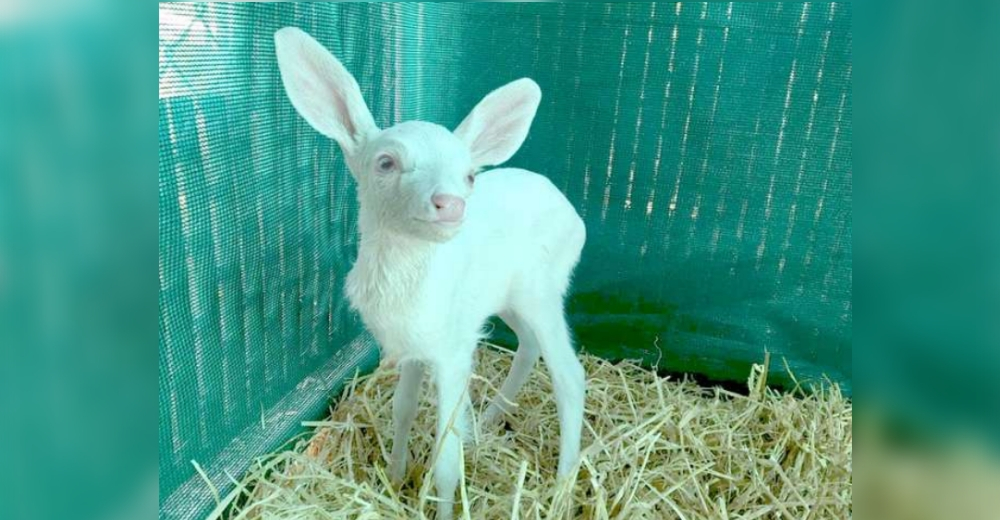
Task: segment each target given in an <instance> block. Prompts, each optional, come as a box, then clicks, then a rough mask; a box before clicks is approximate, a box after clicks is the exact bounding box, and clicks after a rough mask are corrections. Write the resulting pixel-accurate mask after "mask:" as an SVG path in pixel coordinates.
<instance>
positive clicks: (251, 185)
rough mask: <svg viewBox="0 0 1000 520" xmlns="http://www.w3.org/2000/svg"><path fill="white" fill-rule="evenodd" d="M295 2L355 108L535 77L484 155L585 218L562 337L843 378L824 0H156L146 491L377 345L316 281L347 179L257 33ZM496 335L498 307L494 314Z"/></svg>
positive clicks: (173, 513)
mask: <svg viewBox="0 0 1000 520" xmlns="http://www.w3.org/2000/svg"><path fill="white" fill-rule="evenodd" d="M287 25H296V26H299V27H301V28H303V29H304V30H306V31H307V32H309V33H310V34H312V35H313V36H315V37H316V38H317V39H318V40H319V41H321V42H322V43H323V44H324V45H326V46H327V47H328V48H329V49H331V50H332V51H333V52H334V53H335V54H336V55H337V56H338V57H339V58H340V59H341V60H342V61H343V62H344V64H345V65H346V66H347V68H348V69H349V70H350V71H351V72H352V73H353V74H354V75H355V76H356V77H357V78H358V80H359V83H360V85H361V88H362V90H363V93H364V95H365V99H366V100H367V102H368V104H369V106H370V107H371V109H372V112H373V114H374V115H375V119H376V121H377V122H378V123H379V124H380V125H382V126H389V125H391V124H393V123H394V122H397V121H401V120H407V119H426V120H429V121H433V122H437V123H440V124H443V125H445V126H448V127H454V126H455V125H457V123H458V122H459V121H460V120H461V119H462V117H464V115H465V114H466V113H467V112H468V110H469V109H471V107H472V106H473V105H474V104H475V103H476V102H477V101H478V100H479V99H480V98H481V97H482V96H483V95H485V94H486V93H487V92H489V91H490V90H492V89H494V88H496V87H498V86H500V85H502V84H504V83H506V82H508V81H511V80H513V79H516V78H518V77H522V76H530V77H532V78H534V79H535V80H536V81H537V82H538V83H539V84H540V86H541V87H542V91H543V100H542V105H541V107H540V109H539V111H538V117H537V119H536V121H535V123H534V125H533V127H532V131H531V134H530V136H529V138H528V140H527V141H526V142H525V144H524V146H523V148H522V149H521V151H520V152H519V153H518V154H517V155H516V156H515V157H514V158H513V159H512V160H511V161H509V162H508V164H509V165H512V166H518V167H524V168H528V169H532V170H535V171H538V172H540V173H543V174H545V175H547V176H549V177H550V178H551V179H552V180H553V181H554V182H555V183H556V185H558V186H559V187H561V188H562V189H563V190H564V191H565V193H566V194H567V196H568V197H569V199H570V200H571V201H572V202H573V203H574V204H575V206H576V207H577V208H578V210H579V211H580V213H581V215H582V216H583V217H584V219H585V220H586V223H587V228H588V243H587V246H586V249H585V250H584V253H583V260H582V262H581V264H580V266H579V268H578V270H577V273H576V277H575V283H574V289H573V294H572V296H571V298H570V299H569V303H568V315H569V318H570V321H571V324H572V326H573V330H574V334H575V337H576V340H577V343H578V344H579V345H580V347H581V348H582V349H583V350H586V351H588V352H591V353H595V354H598V355H601V356H604V357H608V358H620V357H629V358H639V359H642V360H644V361H646V362H648V363H649V364H651V365H655V366H658V367H660V368H662V369H664V370H667V371H677V372H690V373H695V374H701V375H703V376H706V377H707V378H710V379H712V380H718V381H726V380H733V381H739V380H744V379H745V377H746V375H747V371H748V369H749V365H750V364H751V363H754V362H759V361H761V360H762V359H763V356H764V351H765V350H768V351H770V352H771V354H772V362H773V364H774V365H773V367H772V369H773V372H772V379H771V382H772V383H774V384H777V385H785V384H788V382H789V379H788V378H787V376H784V375H783V370H782V368H783V366H784V364H785V362H787V364H788V366H789V367H791V368H792V370H793V371H794V372H795V374H796V375H797V376H798V378H799V379H800V380H817V379H820V378H822V377H824V376H825V377H828V378H830V379H831V380H833V381H836V382H838V383H840V384H842V385H844V387H845V389H846V390H847V391H848V392H850V383H851V338H852V323H853V317H852V305H851V291H852V274H851V273H852V247H851V246H852V233H851V210H852V192H851V175H852V173H851V169H852V167H851V161H852V155H851V154H852V149H851V142H852V131H851V128H852V117H851V113H852V112H851V110H852V109H851V106H852V104H851V8H850V5H849V4H714V3H712V4H702V3H691V4H688V3H685V4H667V3H655V4H654V3H642V4H628V3H618V4H594V3H579V4H554V3H529V4H513V3H499V4H484V3H480V4H447V3H445V4H390V3H368V4H361V3H355V4H352V3H339V4H317V3H309V4H259V3H247V4H161V5H160V40H159V41H160V45H159V136H160V139H159V142H160V147H159V154H160V155H159V159H160V161H159V187H160V188H159V190H160V193H159V195H160V199H159V219H160V257H159V281H160V372H159V373H160V376H159V377H160V430H159V431H160V516H161V518H193V517H201V516H204V515H205V514H206V513H207V512H208V511H209V510H210V509H211V508H212V507H213V506H214V498H213V493H212V491H211V489H210V488H209V486H207V485H205V483H204V482H203V480H202V479H201V477H199V476H198V475H197V473H196V472H195V469H194V466H193V465H192V464H191V461H192V460H194V461H197V462H198V464H199V465H200V466H201V467H202V468H203V469H204V471H205V473H206V475H207V476H208V477H209V478H210V479H211V480H212V481H213V483H214V485H215V486H216V487H217V488H218V490H220V492H223V493H224V492H225V491H226V490H228V489H231V487H232V486H231V482H230V480H229V476H228V475H231V476H232V477H236V478H238V477H239V475H240V474H241V473H242V472H243V471H244V470H245V469H246V468H247V467H248V465H249V464H250V463H251V461H252V460H253V459H254V457H256V456H259V455H262V454H264V453H266V452H268V451H270V450H273V449H275V448H277V447H278V446H279V445H280V444H281V443H282V442H284V441H285V440H286V439H288V438H289V437H290V436H292V435H294V434H295V433H296V432H297V431H298V430H299V424H300V422H301V420H303V419H308V418H313V417H316V416H317V415H319V414H321V413H322V411H323V409H324V407H325V405H326V404H327V403H328V402H329V399H330V398H333V397H335V396H336V393H337V392H338V390H339V388H340V387H341V385H342V384H343V383H344V381H345V380H346V379H347V378H348V377H350V376H351V375H352V374H354V373H355V370H367V369H370V368H371V367H372V366H373V365H374V363H375V361H376V359H377V351H376V350H375V348H374V346H373V344H372V343H371V341H370V339H369V338H368V336H367V335H366V334H365V333H364V331H363V329H362V327H361V325H360V322H359V320H358V319H357V317H356V316H355V315H354V314H353V313H352V312H351V311H350V310H349V309H348V307H347V304H346V302H345V300H344V298H343V294H342V287H343V282H344V277H345V275H346V273H347V271H348V269H349V268H350V265H351V263H352V262H353V259H354V257H355V255H356V249H357V247H356V245H357V239H358V237H357V230H356V225H355V216H356V210H357V207H356V201H355V194H354V187H353V184H352V181H351V180H350V176H349V175H348V174H347V173H346V171H345V168H344V163H343V161H342V158H341V156H340V152H339V150H338V148H337V147H336V145H335V144H334V143H333V142H332V141H330V140H328V139H326V138H324V137H322V136H320V135H319V134H318V133H316V132H315V131H313V130H312V129H311V128H309V127H308V125H307V124H306V123H305V122H304V121H303V120H302V119H301V118H300V117H299V116H298V115H297V114H296V113H295V112H294V109H293V108H292V106H291V104H290V103H289V102H288V100H287V98H286V97H285V94H284V92H283V90H282V87H281V83H280V80H279V76H278V70H277V65H276V63H275V59H274V54H273V51H274V49H273V40H272V36H273V33H274V31H275V30H277V29H278V28H280V27H283V26H287ZM494 337H496V338H497V339H498V340H500V341H501V342H507V343H511V342H512V336H511V334H510V331H509V330H507V329H506V328H504V327H503V326H502V325H501V324H499V323H498V324H497V328H496V330H495V332H494Z"/></svg>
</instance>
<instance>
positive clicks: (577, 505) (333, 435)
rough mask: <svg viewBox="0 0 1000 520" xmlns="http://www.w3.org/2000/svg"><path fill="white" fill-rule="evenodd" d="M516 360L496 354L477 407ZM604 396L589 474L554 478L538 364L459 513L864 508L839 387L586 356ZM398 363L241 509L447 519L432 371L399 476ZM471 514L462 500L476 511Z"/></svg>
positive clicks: (801, 513) (592, 380)
mask: <svg viewBox="0 0 1000 520" xmlns="http://www.w3.org/2000/svg"><path fill="white" fill-rule="evenodd" d="M511 359H512V356H511V354H510V353H509V352H506V351H501V350H496V349H492V348H483V349H480V354H479V360H478V363H477V368H476V371H477V374H479V375H480V376H482V377H479V376H477V377H475V378H474V380H473V383H472V388H471V392H472V396H473V403H474V405H475V407H476V408H477V410H479V409H480V408H481V407H483V406H485V404H486V403H487V402H488V401H487V399H486V398H488V397H492V396H493V395H495V394H496V389H497V388H499V386H500V383H501V382H502V378H503V377H504V376H505V375H506V374H507V370H508V368H509V366H510V362H511ZM582 360H583V363H584V366H585V368H586V370H587V381H588V393H587V404H586V423H585V425H584V436H583V458H582V462H581V465H580V469H579V474H578V478H577V479H576V484H575V486H574V487H572V489H569V488H568V487H567V486H562V487H560V488H558V489H557V488H555V487H554V484H553V482H554V479H555V467H556V464H555V463H556V461H557V460H558V432H559V426H558V420H557V418H556V407H555V403H554V402H553V399H552V390H551V384H550V381H549V377H548V373H547V371H545V370H544V369H543V368H542V366H539V367H536V369H535V373H534V374H533V375H532V377H531V379H530V380H529V382H528V384H527V385H525V388H524V390H522V392H521V394H520V396H519V400H518V402H519V405H520V406H519V408H518V409H517V410H516V412H515V413H514V414H512V415H510V416H509V417H508V421H507V422H508V424H507V425H506V426H507V427H506V428H504V427H498V428H496V431H494V432H479V433H478V434H477V436H478V439H477V443H476V444H475V445H474V446H467V447H466V450H465V478H464V484H463V485H462V487H461V488H460V494H459V495H458V496H457V497H456V500H458V501H460V502H461V505H460V506H457V508H456V513H458V514H459V515H460V516H458V518H475V519H503V518H524V519H529V518H587V519H605V518H622V519H631V518H637V519H641V518H681V519H688V520H694V519H726V518H737V517H738V518H744V519H754V518H789V519H792V518H795V519H799V518H810V519H826V518H850V517H851V515H852V505H851V504H852V494H851V487H852V422H853V421H852V410H851V406H852V405H851V403H850V402H848V401H847V400H846V399H844V397H842V396H841V394H840V392H839V390H838V389H837V388H836V387H833V388H830V389H827V390H825V391H823V392H821V393H820V394H818V395H811V396H803V395H798V396H791V395H787V394H778V393H776V392H774V391H772V390H768V389H766V388H765V387H764V385H763V383H764V380H765V378H766V373H763V372H762V371H761V370H760V367H757V368H756V369H755V371H754V373H752V374H751V377H750V380H749V386H750V392H749V396H744V395H738V394H734V393H730V392H727V391H725V390H721V389H711V390H709V389H705V388H702V387H698V386H696V385H695V384H693V383H690V382H675V381H669V380H666V379H664V378H661V377H658V376H657V375H656V374H654V373H652V372H650V371H648V370H645V369H642V368H640V367H639V366H637V365H635V364H632V363H619V364H611V363H608V362H606V361H603V360H601V359H598V358H595V357H590V356H582ZM397 377H398V372H397V371H396V370H379V371H376V373H375V374H372V375H371V376H367V377H364V378H361V379H359V380H357V381H355V382H354V383H353V384H352V385H351V386H350V387H349V388H348V390H347V392H346V394H345V396H344V398H343V399H342V400H341V402H340V403H339V405H338V406H337V407H336V408H335V409H334V410H333V412H332V416H331V417H330V418H329V419H328V420H326V421H321V422H317V423H310V424H308V425H309V426H311V427H314V428H315V430H314V431H312V432H310V434H309V435H308V436H305V437H303V438H302V440H300V441H299V442H298V443H297V445H296V447H295V449H293V450H290V451H286V452H283V453H278V454H276V455H273V456H270V457H268V458H265V459H263V460H261V461H260V462H259V463H257V464H255V465H254V468H252V471H251V473H250V474H249V475H248V476H247V477H246V478H245V479H244V481H243V482H242V483H241V486H240V488H239V489H238V491H237V492H235V495H234V496H233V497H232V498H235V500H234V501H233V505H232V506H231V507H230V508H229V511H228V514H227V516H228V517H229V518H234V519H235V518H238V519H244V518H254V519H256V518H267V519H289V518H359V519H376V518H378V519H382V518H384V519H390V518H392V519H395V518H398V519H410V518H424V517H429V518H433V517H434V513H435V509H436V507H437V503H436V502H435V501H434V498H433V484H432V482H433V478H432V477H431V476H430V474H429V467H430V466H431V461H430V453H431V451H432V446H433V432H434V429H435V427H434V424H435V419H434V417H435V414H434V410H433V408H432V407H431V403H430V402H429V401H430V400H431V399H432V396H433V392H431V391H430V389H429V388H428V385H429V383H427V382H426V378H425V383H424V384H425V388H424V390H423V394H422V400H421V401H422V402H421V405H420V412H419V413H418V416H417V420H416V423H415V424H414V428H413V435H412V437H411V439H410V452H411V454H412V457H411V462H410V467H409V474H408V476H407V481H406V484H405V485H404V486H403V488H402V489H400V490H394V489H392V488H391V487H390V486H389V484H388V479H387V478H386V476H385V461H386V460H387V458H388V453H389V450H390V449H391V436H392V434H391V429H390V422H391V396H392V390H393V386H394V384H395V382H396V379H397ZM458 511H461V512H460V513H459V512H458Z"/></svg>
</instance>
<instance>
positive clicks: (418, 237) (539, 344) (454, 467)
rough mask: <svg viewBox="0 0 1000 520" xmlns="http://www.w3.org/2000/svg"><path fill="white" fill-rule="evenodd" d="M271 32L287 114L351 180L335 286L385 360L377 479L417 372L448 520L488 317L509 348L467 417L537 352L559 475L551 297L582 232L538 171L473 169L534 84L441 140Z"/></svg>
mask: <svg viewBox="0 0 1000 520" xmlns="http://www.w3.org/2000/svg"><path fill="white" fill-rule="evenodd" d="M274 38H275V50H276V54H277V58H278V66H279V69H280V71H281V78H282V81H283V83H284V86H285V90H286V92H287V93H288V97H289V99H290V100H291V102H292V105H293V106H294V107H295V108H296V110H297V111H298V112H299V114H301V115H302V117H303V118H304V119H305V120H306V121H307V122H308V123H309V124H310V125H311V126H312V127H313V128H315V129H316V130H317V131H319V132H320V133H322V134H323V135H326V136H328V137H330V138H332V139H334V140H335V141H336V142H337V143H338V144H339V145H340V148H341V150H342V151H343V153H344V157H345V160H346V163H347V165H348V168H349V169H350V171H351V174H352V175H353V176H354V179H355V180H356V182H357V194H358V203H359V205H360V207H359V210H358V229H359V231H360V234H361V241H360V247H359V251H358V259H357V262H356V263H355V264H354V267H353V268H352V269H351V272H350V274H349V275H348V277H347V284H346V293H347V297H348V298H349V300H350V302H351V304H352V306H353V307H354V308H355V309H356V310H357V311H358V312H359V313H360V315H361V318H362V320H363V322H364V324H365V326H366V327H367V328H368V330H369V331H371V333H372V334H373V335H374V337H375V339H376V340H377V341H378V344H379V346H380V348H381V350H382V355H383V356H384V358H385V359H387V360H391V361H392V362H398V363H399V364H400V378H399V383H398V386H397V387H396V391H395V395H394V397H393V407H392V414H393V425H394V434H393V445H392V453H391V455H390V460H389V463H388V474H389V476H390V478H391V479H392V480H393V482H394V483H395V484H397V485H398V484H399V483H400V482H401V481H402V479H403V478H404V476H405V474H406V464H407V457H408V449H407V445H406V444H407V437H408V436H409V433H410V429H411V427H412V424H413V419H414V416H415V415H416V410H417V398H418V390H419V389H420V384H421V380H422V379H423V376H424V371H425V369H429V370H430V372H431V374H432V377H433V381H434V383H435V385H434V386H435V388H436V391H437V406H438V417H437V446H438V451H437V453H436V460H435V463H434V484H435V486H436V489H437V494H438V496H439V498H440V499H441V500H442V501H443V503H442V504H441V506H440V507H439V508H438V517H439V518H445V519H447V518H451V516H452V509H453V508H452V507H451V505H452V504H453V503H454V502H453V501H454V498H455V489H456V487H457V485H458V479H459V476H460V474H461V468H460V467H459V463H460V460H461V459H460V456H461V453H460V450H461V449H462V441H463V439H464V438H467V437H466V436H467V435H468V429H469V413H470V412H471V406H470V399H469V397H468V392H467V387H468V383H469V378H470V375H471V372H472V365H473V353H474V351H475V349H476V347H477V345H478V343H479V340H480V339H481V337H482V336H483V332H482V331H483V327H484V325H485V323H486V320H487V319H488V318H489V317H490V316H494V315H497V316H499V317H500V318H501V319H502V320H503V321H504V322H505V323H507V324H508V325H509V326H510V328H511V329H512V330H514V332H515V333H516V334H517V337H518V342H519V346H518V349H517V353H516V355H515V357H514V361H513V366H512V368H511V370H510V373H509V374H508V376H507V379H506V380H505V381H504V383H503V385H502V388H501V391H500V394H501V395H498V396H497V397H496V398H495V399H494V400H493V401H492V402H491V404H490V405H489V407H488V408H487V410H486V412H485V415H484V417H483V420H482V423H483V424H484V425H485V424H491V423H493V422H494V421H495V420H496V419H497V418H498V416H499V415H500V414H503V413H507V412H509V411H510V405H509V404H508V403H510V402H513V401H514V399H515V396H516V395H517V393H518V391H519V390H520V388H521V386H522V385H523V384H524V382H525V380H526V379H527V376H528V374H529V373H530V371H531V369H532V367H533V366H534V364H535V362H536V361H537V360H538V356H539V355H541V356H543V357H544V358H545V363H546V366H547V367H548V370H549V373H550V374H551V376H552V385H553V389H554V392H555V401H556V406H557V410H558V415H559V431H560V453H559V466H558V470H557V475H558V477H559V478H560V479H562V478H565V477H566V476H567V475H569V474H570V473H571V471H572V470H573V468H574V466H575V465H576V463H577V459H578V457H579V454H580V435H581V430H582V428H583V403H584V393H585V378H584V370H583V367H582V365H581V364H580V361H579V360H578V359H577V357H576V354H575V352H574V350H573V346H572V343H571V340H570V332H569V327H568V325H567V323H566V319H565V316H564V309H563V300H564V295H565V293H566V290H567V288H568V287H569V283H570V276H571V274H572V271H573V269H574V267H575V266H576V264H577V262H578V260H579V258H580V253H581V250H582V249H583V244H584V241H585V239H586V230H585V228H584V225H583V221H582V220H581V219H580V217H579V215H578V214H577V212H576V210H575V209H574V208H573V206H572V205H571V204H570V203H569V201H568V200H566V197H565V196H563V194H562V193H561V192H560V191H559V190H558V189H557V188H556V187H555V186H553V184H552V183H551V182H550V181H549V180H548V179H546V178H545V177H543V176H541V175H538V174H536V173H532V172H529V171H526V170H521V169H515V168H502V169H495V170H490V171H487V172H483V173H479V170H480V168H482V167H484V166H491V165H498V164H502V163H503V162H504V161H506V160H508V159H509V158H510V157H511V156H512V155H514V153H515V152H516V151H517V150H518V148H520V146H521V144H522V143H523V142H524V140H525V138H526V137H527V135H528V129H529V127H530V126H531V121H532V119H534V117H535V112H536V110H537V109H538V104H539V101H540V100H541V91H540V89H539V87H538V85H537V84H536V83H535V82H534V81H532V80H530V79H527V78H524V79H519V80H517V81H514V82H512V83H509V84H507V85H505V86H503V87H501V88H499V89H497V90H495V91H493V92H491V93H490V94H489V95H487V96H486V97H485V98H484V99H483V100H482V101H481V102H480V103H479V104H478V105H476V107H475V108H474V109H473V110H472V112H471V113H470V114H469V115H468V117H466V118H465V120H464V121H462V123H461V124H460V125H459V126H458V128H457V129H455V131H454V132H451V131H449V130H448V129H446V128H444V127H442V126H439V125H436V124H433V123H427V122H422V121H409V122H404V123H399V124H397V125H395V126H393V127H391V128H388V129H385V130H380V129H379V128H378V127H377V126H376V125H375V121H374V119H373V118H372V115H371V113H370V112H369V110H368V107H367V106H366V105H365V102H364V100H363V99H362V96H361V91H360V89H359V88H358V84H357V82H356V81H355V80H354V77H352V76H351V74H350V73H349V72H347V70H346V69H345V68H344V66H343V65H342V64H341V63H340V62H339V61H337V59H336V58H335V57H334V56H333V55H332V54H330V52H329V51H327V50H326V49H325V48H324V47H323V46H322V45H321V44H319V43H318V42H317V41H316V40H314V39H312V38H311V37H310V36H309V35H307V34H306V33H304V32H303V31H301V30H299V29H296V28H293V27H288V28H284V29H281V30H279V31H277V33H275V37H274Z"/></svg>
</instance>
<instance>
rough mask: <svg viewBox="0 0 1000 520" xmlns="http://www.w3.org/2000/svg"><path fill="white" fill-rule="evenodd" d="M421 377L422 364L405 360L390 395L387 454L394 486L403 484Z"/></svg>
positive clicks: (422, 375) (389, 472)
mask: <svg viewBox="0 0 1000 520" xmlns="http://www.w3.org/2000/svg"><path fill="white" fill-rule="evenodd" d="M423 378H424V366H423V365H422V364H420V362H419V361H407V362H404V363H403V364H402V365H401V366H400V367H399V382H398V383H397V384H396V391H395V393H394V394H393V396H392V428H393V435H392V453H391V454H390V455H389V470H388V474H389V480H390V481H391V482H392V484H393V485H394V486H397V487H398V486H399V485H400V484H402V483H403V478H404V477H405V476H406V463H407V459H408V458H409V455H410V450H409V448H408V447H407V439H408V438H409V437H410V429H411V428H412V427H413V419H414V418H416V416H417V401H418V398H419V397H420V382H421V381H422V380H423Z"/></svg>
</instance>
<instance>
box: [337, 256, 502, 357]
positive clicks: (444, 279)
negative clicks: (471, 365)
mask: <svg viewBox="0 0 1000 520" xmlns="http://www.w3.org/2000/svg"><path fill="white" fill-rule="evenodd" d="M370 245H372V246H373V247H366V246H363V247H362V250H361V251H360V252H359V256H358V261H357V263H355V265H354V267H353V268H352V269H351V272H350V273H349V274H348V277H347V284H346V288H345V289H346V293H347V297H348V299H349V301H350V302H351V306H352V307H353V308H354V309H355V310H357V311H358V313H359V314H360V315H361V318H362V321H363V322H364V324H365V327H366V328H367V329H368V330H369V331H370V332H371V333H372V334H373V335H374V336H375V339H376V340H377V341H378V343H379V346H380V348H381V349H382V355H383V358H384V359H385V361H386V362H389V363H395V362H399V361H403V360H410V359H413V360H420V361H424V362H436V361H439V360H440V359H441V358H442V357H447V356H454V355H455V354H456V353H457V351H463V352H464V351H465V350H468V349H470V348H474V346H475V344H476V342H477V340H478V339H479V337H480V332H479V331H480V328H481V325H482V322H483V320H484V319H485V317H486V315H488V312H487V311H485V310H476V309H477V307H479V305H476V302H474V301H469V298H470V297H469V296H468V295H465V294H463V293H465V292H466V291H462V290H461V287H459V286H457V284H456V283H454V281H455V280H458V279H462V278H463V277H462V276H461V273H457V272H453V271H452V270H451V269H449V266H448V265H447V264H448V263H449V262H448V261H447V260H448V255H447V251H442V250H441V249H440V247H431V248H426V249H425V248H414V247H412V244H411V245H410V246H409V247H407V248H405V249H399V244H395V243H393V244H370Z"/></svg>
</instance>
